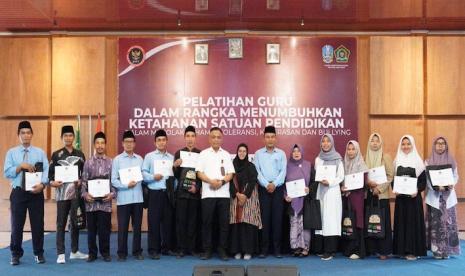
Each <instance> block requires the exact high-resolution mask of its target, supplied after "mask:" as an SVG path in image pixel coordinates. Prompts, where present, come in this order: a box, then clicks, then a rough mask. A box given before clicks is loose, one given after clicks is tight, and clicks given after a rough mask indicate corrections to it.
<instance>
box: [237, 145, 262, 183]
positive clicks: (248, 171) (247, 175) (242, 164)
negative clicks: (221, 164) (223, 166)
mask: <svg viewBox="0 0 465 276" xmlns="http://www.w3.org/2000/svg"><path fill="white" fill-rule="evenodd" d="M241 147H244V148H245V150H246V151H247V154H246V155H245V158H244V159H242V160H241V159H240V158H239V155H238V152H239V148H241ZM233 165H234V170H235V171H236V176H237V181H238V182H239V183H238V184H239V186H240V187H241V188H243V187H244V186H245V184H247V183H249V182H250V181H251V180H253V179H254V177H257V176H256V170H254V169H253V167H252V166H253V164H252V163H250V162H249V147H247V145H246V144H244V143H241V144H239V146H237V150H236V157H235V158H234V160H233ZM251 184H255V183H251Z"/></svg>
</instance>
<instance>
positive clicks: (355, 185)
mask: <svg viewBox="0 0 465 276" xmlns="http://www.w3.org/2000/svg"><path fill="white" fill-rule="evenodd" d="M364 184H365V178H364V177H363V172H359V173H353V174H348V175H346V176H345V177H344V187H345V188H346V190H347V191H351V190H357V189H361V188H363V185H364Z"/></svg>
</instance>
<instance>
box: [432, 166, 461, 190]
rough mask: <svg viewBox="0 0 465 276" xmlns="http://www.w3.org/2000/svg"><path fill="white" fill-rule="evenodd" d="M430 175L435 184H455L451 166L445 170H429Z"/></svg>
mask: <svg viewBox="0 0 465 276" xmlns="http://www.w3.org/2000/svg"><path fill="white" fill-rule="evenodd" d="M429 177H430V179H431V184H433V186H450V185H454V184H455V179H454V174H453V173H452V169H451V168H447V169H443V170H429Z"/></svg>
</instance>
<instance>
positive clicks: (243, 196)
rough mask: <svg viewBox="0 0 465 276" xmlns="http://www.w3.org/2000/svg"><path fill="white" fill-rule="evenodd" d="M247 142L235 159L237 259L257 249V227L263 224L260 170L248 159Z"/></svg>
mask: <svg viewBox="0 0 465 276" xmlns="http://www.w3.org/2000/svg"><path fill="white" fill-rule="evenodd" d="M248 153H249V149H248V147H247V145H246V144H240V145H239V146H238V147H237V152H236V157H235V158H234V160H233V165H234V170H235V171H236V174H235V175H234V178H233V184H234V185H230V193H231V204H230V221H229V223H230V224H231V232H230V233H231V253H232V254H234V255H235V256H234V258H235V259H241V257H242V254H244V260H250V259H251V258H252V254H254V253H256V252H257V250H258V230H259V229H261V228H262V220H261V217H260V204H259V202H258V192H257V183H258V180H257V170H256V169H255V166H254V164H253V163H251V162H249V155H248Z"/></svg>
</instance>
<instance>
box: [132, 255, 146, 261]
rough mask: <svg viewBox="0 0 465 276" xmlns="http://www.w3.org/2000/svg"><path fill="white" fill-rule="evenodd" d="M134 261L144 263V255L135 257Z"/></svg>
mask: <svg viewBox="0 0 465 276" xmlns="http://www.w3.org/2000/svg"><path fill="white" fill-rule="evenodd" d="M134 259H136V260H138V261H142V260H144V255H142V254H137V255H134Z"/></svg>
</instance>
